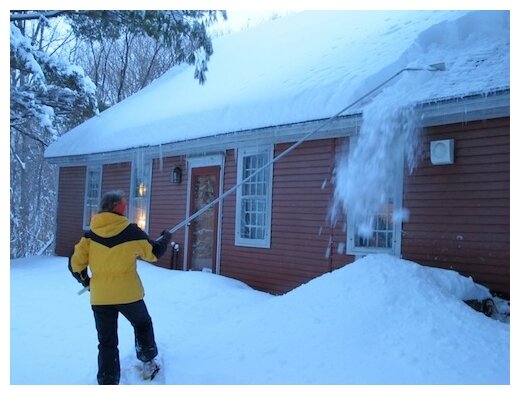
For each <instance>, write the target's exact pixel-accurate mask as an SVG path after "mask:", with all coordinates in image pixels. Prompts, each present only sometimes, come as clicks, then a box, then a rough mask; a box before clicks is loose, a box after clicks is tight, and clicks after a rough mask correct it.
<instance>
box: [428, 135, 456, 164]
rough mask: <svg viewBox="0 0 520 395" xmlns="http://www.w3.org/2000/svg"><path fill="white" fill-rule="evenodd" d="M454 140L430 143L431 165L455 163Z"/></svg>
mask: <svg viewBox="0 0 520 395" xmlns="http://www.w3.org/2000/svg"><path fill="white" fill-rule="evenodd" d="M454 154H455V140H454V139H449V140H436V141H432V142H430V160H431V162H432V165H451V164H453V163H455V157H454Z"/></svg>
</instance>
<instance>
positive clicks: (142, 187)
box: [137, 182, 146, 197]
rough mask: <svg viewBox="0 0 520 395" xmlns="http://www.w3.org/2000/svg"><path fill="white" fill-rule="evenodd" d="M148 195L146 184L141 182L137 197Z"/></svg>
mask: <svg viewBox="0 0 520 395" xmlns="http://www.w3.org/2000/svg"><path fill="white" fill-rule="evenodd" d="M145 194H146V185H144V182H141V183H140V184H139V187H138V188H137V196H139V197H142V196H145Z"/></svg>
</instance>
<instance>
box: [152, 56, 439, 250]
mask: <svg viewBox="0 0 520 395" xmlns="http://www.w3.org/2000/svg"><path fill="white" fill-rule="evenodd" d="M444 70H446V66H445V64H444V63H436V64H432V65H430V66H428V68H419V67H417V68H415V67H414V68H411V67H407V68H404V69H402V70H400V71H398V72H397V73H395V74H394V75H393V76H391V77H390V78H388V79H387V80H385V81H384V82H382V83H381V84H379V85H378V86H376V87H375V88H373V89H372V90H370V91H369V92H368V93H365V94H364V95H363V96H361V97H360V98H358V99H357V100H355V101H354V102H352V103H350V104H349V105H348V106H347V107H345V108H343V109H342V110H341V111H339V112H337V113H336V114H334V115H333V116H331V117H330V118H328V119H326V120H325V121H323V123H322V124H321V125H320V126H318V127H317V128H316V129H313V130H312V131H310V132H309V133H307V134H306V135H305V136H303V137H302V138H301V139H300V140H298V141H297V142H296V143H294V144H293V145H291V146H290V147H289V148H287V149H286V150H285V151H284V152H282V153H281V154H280V155H278V156H277V157H276V158H274V159H272V160H271V161H270V162H268V163H266V164H265V165H264V166H263V167H261V168H260V169H257V170H256V171H255V172H253V173H252V174H250V175H249V176H248V177H246V178H244V179H243V180H242V181H241V182H240V183H238V184H236V185H235V186H233V187H231V188H230V189H228V190H227V191H226V192H224V193H223V194H222V195H220V196H219V197H217V198H216V199H215V200H213V201H212V202H210V203H208V204H207V205H205V206H204V207H202V208H201V209H200V210H199V211H197V212H195V213H193V214H192V215H190V216H189V217H188V218H186V219H185V220H183V221H182V222H179V223H178V224H177V225H175V226H173V227H171V228H170V229H168V231H169V232H170V233H174V232H176V231H177V230H179V229H181V228H182V227H184V226H186V225H187V224H189V223H190V222H191V221H193V220H194V219H195V218H197V217H198V216H199V215H201V214H203V213H204V212H206V211H207V210H209V209H210V208H212V207H214V206H215V205H216V204H218V203H220V202H221V201H222V200H224V199H225V198H226V197H227V196H229V195H230V194H232V193H233V192H235V191H236V190H237V189H238V188H239V187H241V186H242V184H244V183H246V182H248V181H249V180H251V179H252V178H253V177H255V176H256V175H257V174H259V173H260V172H262V171H263V170H265V169H266V168H268V167H269V166H271V165H272V164H273V163H275V162H277V161H279V160H280V159H282V158H284V157H285V156H287V155H288V154H289V153H290V152H292V151H293V150H295V149H296V148H298V147H299V146H300V145H301V144H303V143H304V142H305V141H306V140H307V139H309V137H311V136H312V135H313V134H314V133H316V132H318V131H319V130H321V129H323V128H324V127H325V126H327V125H328V124H329V123H331V122H332V121H333V120H335V119H336V118H338V117H339V116H340V115H341V114H343V113H344V112H345V111H347V110H348V109H350V108H352V107H354V106H355V105H356V104H358V103H359V102H360V101H362V100H364V99H365V98H366V97H368V96H370V95H372V94H373V93H374V92H376V91H377V90H379V89H381V88H382V87H383V86H384V85H386V84H387V83H389V82H390V81H392V80H393V79H394V78H396V77H397V76H399V75H400V74H401V73H403V72H405V71H444ZM162 237H163V236H162V235H161V236H159V237H158V238H157V240H160V239H161V238H162Z"/></svg>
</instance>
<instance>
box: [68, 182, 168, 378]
mask: <svg viewBox="0 0 520 395" xmlns="http://www.w3.org/2000/svg"><path fill="white" fill-rule="evenodd" d="M126 207H127V199H126V197H125V195H124V193H123V192H121V191H112V192H108V193H106V194H104V195H103V197H102V199H101V203H100V210H99V213H98V214H97V215H95V216H94V217H93V218H92V220H91V222H90V231H88V232H87V233H85V235H84V236H83V237H82V238H81V240H80V241H79V242H78V244H76V246H75V247H74V253H73V254H72V256H71V258H70V260H69V270H70V271H71V273H72V275H73V276H74V277H75V278H76V279H77V280H78V281H79V282H80V283H81V284H83V285H84V286H89V287H90V303H91V305H92V310H93V312H94V319H95V322H96V329H97V333H98V340H99V345H98V350H99V352H98V374H97V380H98V384H119V379H120V375H121V368H120V364H119V349H118V334H117V319H118V315H119V313H121V314H123V316H125V318H127V319H128V321H130V323H131V324H132V326H133V328H134V334H135V349H136V354H137V358H138V359H139V360H140V361H142V362H143V363H144V364H143V377H144V378H145V379H150V380H151V379H153V378H154V377H155V375H156V374H157V372H158V371H159V366H158V365H157V363H156V361H155V359H154V358H155V357H156V356H157V354H158V351H157V345H156V343H155V337H154V331H153V325H152V319H151V317H150V315H149V313H148V310H147V308H146V304H145V303H144V300H143V297H144V289H143V285H142V283H141V279H140V278H139V275H138V274H137V264H136V260H137V259H142V260H145V261H148V262H155V261H156V260H157V259H158V258H160V257H161V256H162V255H163V254H164V252H165V251H166V249H167V247H168V243H169V241H170V239H171V233H170V232H168V230H164V231H163V232H162V233H161V235H162V237H161V238H160V239H159V240H158V241H153V240H150V239H149V238H148V235H147V234H146V233H145V232H144V231H143V230H141V229H140V228H139V227H138V226H137V225H136V224H134V223H130V222H129V220H128V218H127V217H125V211H126ZM87 267H89V268H90V272H91V277H89V275H88V271H87Z"/></svg>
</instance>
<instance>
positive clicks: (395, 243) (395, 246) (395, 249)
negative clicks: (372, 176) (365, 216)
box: [346, 137, 404, 257]
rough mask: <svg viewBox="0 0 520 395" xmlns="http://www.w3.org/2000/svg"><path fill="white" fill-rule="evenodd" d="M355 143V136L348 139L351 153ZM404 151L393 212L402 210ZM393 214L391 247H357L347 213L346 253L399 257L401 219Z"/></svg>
mask: <svg viewBox="0 0 520 395" xmlns="http://www.w3.org/2000/svg"><path fill="white" fill-rule="evenodd" d="M356 144H357V138H356V137H353V138H351V139H350V152H349V155H351V154H352V151H353V149H354V146H355V145H356ZM403 174H404V153H403V154H402V156H401V158H400V164H399V174H398V177H397V185H395V190H394V195H393V196H392V198H393V202H394V213H395V212H396V211H397V212H399V211H402V209H403V182H404V176H403ZM397 217H398V218H397V219H396V217H395V216H394V218H393V219H392V223H393V228H392V232H393V234H392V247H391V248H382V247H359V246H356V245H355V236H356V226H355V223H354V221H353V220H352V219H351V218H350V216H349V215H348V213H347V243H346V244H347V251H346V254H347V255H356V256H364V255H369V254H391V255H395V256H398V257H400V256H401V230H402V225H403V223H402V220H401V219H400V216H397Z"/></svg>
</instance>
